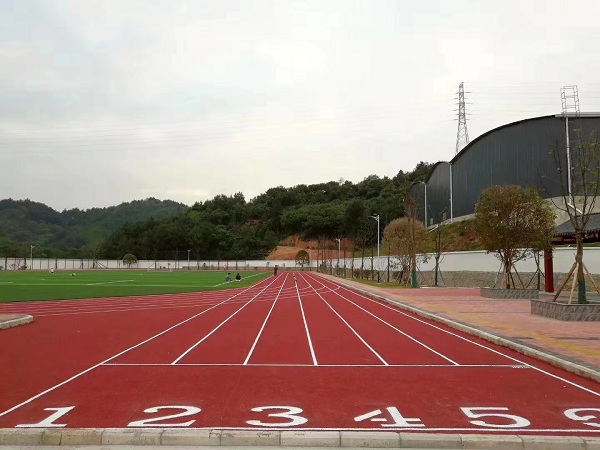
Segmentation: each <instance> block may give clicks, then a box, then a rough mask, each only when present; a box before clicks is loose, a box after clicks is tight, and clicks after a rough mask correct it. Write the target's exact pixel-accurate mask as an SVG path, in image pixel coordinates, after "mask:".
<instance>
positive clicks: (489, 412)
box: [16, 405, 600, 429]
mask: <svg viewBox="0 0 600 450" xmlns="http://www.w3.org/2000/svg"><path fill="white" fill-rule="evenodd" d="M74 409H75V407H74V406H65V407H59V408H45V409H44V411H48V412H49V413H51V414H49V415H48V417H46V418H45V419H44V420H42V421H40V422H37V423H26V424H19V425H16V427H18V428H50V427H67V426H68V423H67V422H68V417H65V416H67V414H69V413H70V412H71V411H73V410H74ZM460 411H461V412H462V414H463V415H464V416H465V420H466V421H468V422H469V423H471V424H472V425H475V426H477V427H484V428H488V429H489V428H497V429H499V428H504V429H506V428H515V429H516V428H521V429H523V428H527V427H529V426H530V425H531V422H530V421H529V420H528V419H526V418H525V417H521V416H518V415H515V414H510V411H509V409H508V408H506V407H497V406H494V407H490V406H468V407H461V408H460ZM303 412H304V411H303V410H302V408H298V407H295V406H257V407H256V408H252V409H250V412H249V414H252V415H253V416H254V417H255V418H253V419H249V420H247V421H246V422H245V423H246V425H250V426H253V427H267V428H277V427H282V428H289V427H297V426H300V425H304V424H306V423H308V421H309V420H308V418H306V417H304V416H303V415H302V414H303ZM144 413H145V414H146V415H147V416H146V417H145V418H142V419H140V420H134V421H133V422H129V423H128V424H127V426H128V427H132V428H137V427H144V428H147V427H160V428H168V427H191V426H192V425H194V424H196V422H197V421H198V420H199V419H200V414H201V413H202V409H201V408H199V407H197V406H181V405H163V406H153V407H151V408H147V409H145V410H144ZM563 415H564V417H566V418H567V419H570V420H573V421H576V422H578V423H582V424H584V425H587V426H589V427H593V428H596V429H598V428H600V408H571V409H567V410H565V411H564V412H563ZM354 423H355V425H356V424H360V423H362V424H365V423H370V424H371V423H372V425H376V424H378V425H379V426H380V427H386V428H420V429H426V428H427V425H426V423H425V422H424V421H423V420H421V419H420V418H418V417H404V416H403V415H402V413H401V412H400V410H399V409H398V408H397V407H395V406H388V407H385V408H381V409H375V410H373V411H368V412H366V413H363V414H360V415H358V416H356V417H354ZM347 426H350V424H348V425H347Z"/></svg>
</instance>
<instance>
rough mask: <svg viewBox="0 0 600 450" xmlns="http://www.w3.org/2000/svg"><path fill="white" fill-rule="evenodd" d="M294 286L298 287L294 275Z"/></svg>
mask: <svg viewBox="0 0 600 450" xmlns="http://www.w3.org/2000/svg"><path fill="white" fill-rule="evenodd" d="M294 286H298V280H296V275H294Z"/></svg>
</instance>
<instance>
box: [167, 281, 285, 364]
mask: <svg viewBox="0 0 600 450" xmlns="http://www.w3.org/2000/svg"><path fill="white" fill-rule="evenodd" d="M275 281H277V278H275V279H274V280H273V281H271V282H270V283H269V284H267V285H266V286H265V287H264V288H263V289H261V290H260V292H259V293H258V294H256V295H255V296H254V297H252V298H251V299H250V300H249V301H248V302H247V303H245V304H244V306H242V307H241V308H239V309H238V310H237V311H236V312H234V313H233V314H231V315H230V316H229V317H228V318H227V319H225V320H224V321H223V322H221V323H220V324H219V325H217V326H216V327H215V328H214V329H213V330H212V331H211V332H210V333H208V334H207V335H206V336H204V337H203V338H202V339H200V340H199V341H198V342H196V343H195V344H194V345H192V346H191V347H190V348H188V349H187V350H186V351H185V352H183V353H182V354H181V355H179V356H178V357H177V358H176V359H175V361H173V362H172V363H171V365H173V366H174V365H176V364H177V363H178V362H179V361H181V359H182V358H183V357H185V355H187V354H188V353H189V352H191V351H192V350H194V349H195V348H196V347H198V346H199V345H200V344H202V343H203V342H204V341H205V340H207V339H208V338H209V337H210V336H211V335H212V334H213V333H215V332H216V331H217V330H218V329H219V328H221V327H222V326H223V325H225V324H226V323H227V322H229V320H231V318H232V317H233V316H235V315H236V314H237V313H239V312H240V311H241V310H242V309H244V308H245V307H246V306H248V305H249V304H250V303H252V300H254V299H255V298H256V297H258V296H259V295H260V294H262V293H263V292H264V291H265V290H266V289H267V288H268V287H269V286H271V285H272V284H273V283H275Z"/></svg>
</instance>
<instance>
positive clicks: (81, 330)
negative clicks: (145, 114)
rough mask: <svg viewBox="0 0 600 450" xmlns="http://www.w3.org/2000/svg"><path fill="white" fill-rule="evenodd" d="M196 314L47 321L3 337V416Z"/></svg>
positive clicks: (89, 316) (37, 320)
mask: <svg viewBox="0 0 600 450" xmlns="http://www.w3.org/2000/svg"><path fill="white" fill-rule="evenodd" d="M74 302H76V301H74ZM63 304H64V302H63ZM195 312H196V311H194V309H193V308H192V309H185V310H181V309H174V310H171V311H169V312H168V314H167V313H164V312H160V313H158V312H157V311H153V310H145V311H122V312H114V311H111V312H98V313H95V314H84V315H65V316H52V317H41V318H35V319H34V321H33V322H32V323H31V324H29V325H26V326H22V327H15V328H10V329H8V330H2V331H0V355H1V360H2V364H0V410H4V409H6V408H8V407H9V406H12V405H15V404H17V403H19V402H21V401H23V400H25V399H27V398H29V397H31V396H32V395H35V394H38V393H39V392H42V391H44V390H46V389H48V388H49V387H50V386H53V385H55V384H57V383H60V382H62V381H64V380H66V379H68V378H70V377H72V376H73V375H75V374H77V373H79V372H81V371H82V370H85V369H88V368H89V367H91V366H94V365H96V364H98V363H100V362H102V361H104V360H106V359H107V358H110V357H112V356H114V355H116V354H118V353H119V352H122V351H123V350H125V349H127V348H130V347H132V346H134V345H136V344H138V343H140V342H142V341H144V340H145V339H148V338H149V337H151V336H153V335H155V334H157V333H160V332H162V331H164V330H165V329H167V328H169V327H170V326H173V325H175V324H177V323H179V322H181V321H182V320H185V319H187V318H188V317H190V316H191V315H193V314H194V313H195ZM132 324H134V325H135V326H132Z"/></svg>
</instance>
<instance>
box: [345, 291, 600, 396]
mask: <svg viewBox="0 0 600 450" xmlns="http://www.w3.org/2000/svg"><path fill="white" fill-rule="evenodd" d="M334 284H335V283H334ZM340 286H341V287H342V289H344V290H346V291H348V292H351V293H353V294H355V295H358V296H359V297H362V298H364V299H366V300H369V301H370V302H373V303H375V304H377V305H380V306H383V307H385V308H387V309H389V310H391V311H395V312H396V313H398V314H402V315H403V316H406V317H408V318H409V319H412V320H416V321H417V322H421V323H423V324H425V325H427V326H430V327H432V328H435V329H436V330H440V331H442V332H444V333H446V334H449V335H452V336H455V337H457V338H459V339H462V340H463V341H465V342H469V343H471V344H473V345H476V346H477V347H481V348H484V349H486V350H489V351H490V352H492V353H496V354H497V355H500V356H504V357H505V358H508V359H510V360H512V361H515V362H518V363H519V364H521V365H524V366H527V367H530V368H531V369H534V370H537V371H538V372H541V373H543V374H545V375H548V376H549V377H552V378H556V379H557V380H560V381H563V382H565V383H567V384H570V385H571V386H574V387H576V388H579V389H582V390H584V391H586V392H589V393H590V394H594V395H596V396H598V397H600V392H596V391H593V390H591V389H588V388H586V387H584V386H581V385H579V384H577V383H575V382H573V381H569V380H567V379H565V378H562V377H560V376H558V375H554V374H552V373H550V372H547V371H545V370H544V369H540V368H539V367H535V366H533V365H531V364H528V363H526V362H523V361H521V360H519V359H517V358H513V357H512V356H508V355H505V354H504V353H502V352H499V351H498V350H494V349H493V348H490V347H488V346H486V345H483V344H480V343H478V342H475V341H472V340H470V339H467V338H466V337H463V336H461V335H459V334H456V333H453V332H452V331H449V330H444V329H443V328H440V327H438V326H436V325H433V324H431V323H427V322H426V321H424V320H422V319H419V318H417V317H413V316H411V315H410V314H407V313H405V312H404V311H401V310H400V309H398V308H399V307H396V308H394V307H392V306H390V305H386V304H384V303H381V302H378V301H376V300H374V299H372V298H369V297H367V296H365V295H362V294H359V293H358V292H356V291H353V290H351V289H348V288H347V287H345V286H342V285H340ZM399 303H400V304H402V303H401V302H399ZM531 358H533V357H531ZM533 359H535V358H533ZM562 370H564V369H562Z"/></svg>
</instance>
